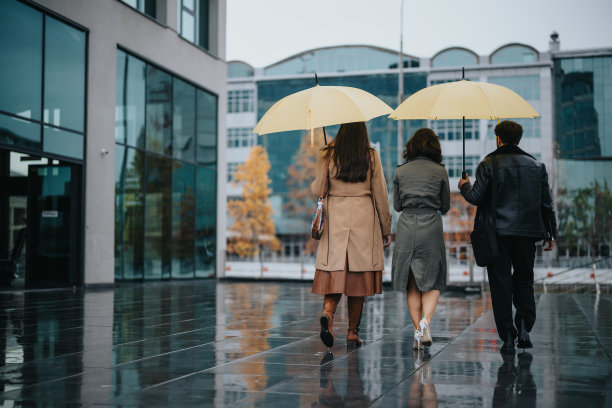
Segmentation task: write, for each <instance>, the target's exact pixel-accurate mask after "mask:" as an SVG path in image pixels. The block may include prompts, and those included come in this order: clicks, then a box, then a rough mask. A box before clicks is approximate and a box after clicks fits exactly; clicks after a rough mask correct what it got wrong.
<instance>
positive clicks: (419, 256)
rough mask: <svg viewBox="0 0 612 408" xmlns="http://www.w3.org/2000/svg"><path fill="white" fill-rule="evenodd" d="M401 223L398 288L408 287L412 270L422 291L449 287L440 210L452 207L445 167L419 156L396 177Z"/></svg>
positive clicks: (394, 265)
mask: <svg viewBox="0 0 612 408" xmlns="http://www.w3.org/2000/svg"><path fill="white" fill-rule="evenodd" d="M393 193H394V194H393V207H394V208H395V210H396V211H401V212H402V214H401V215H400V217H399V220H398V222H397V233H396V235H395V248H394V250H393V263H392V267H391V276H392V284H393V289H394V290H404V291H405V290H406V289H407V287H408V278H409V273H410V271H411V270H412V273H413V274H414V279H415V281H416V284H417V287H418V288H419V290H420V291H422V292H428V291H430V290H443V289H444V288H445V286H446V273H447V265H446V249H445V247H444V234H443V231H442V217H441V216H440V212H442V213H446V212H447V211H448V210H449V209H450V188H449V185H448V174H447V172H446V169H445V168H444V166H442V165H440V164H438V163H435V162H434V161H432V160H429V159H428V158H425V157H417V158H415V159H414V160H411V161H409V162H407V163H405V164H403V165H401V166H399V167H398V168H397V170H396V172H395V177H394V179H393Z"/></svg>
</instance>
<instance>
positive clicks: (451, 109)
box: [390, 80, 540, 175]
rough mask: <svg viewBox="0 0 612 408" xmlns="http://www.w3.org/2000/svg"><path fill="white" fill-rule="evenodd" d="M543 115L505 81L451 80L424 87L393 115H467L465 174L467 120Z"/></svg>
mask: <svg viewBox="0 0 612 408" xmlns="http://www.w3.org/2000/svg"><path fill="white" fill-rule="evenodd" d="M539 116H540V115H539V114H538V112H536V111H535V109H533V108H532V107H531V105H529V104H528V103H527V101H525V100H524V99H523V98H521V97H520V96H519V95H518V94H517V93H516V92H514V91H511V90H510V89H508V88H506V87H503V86H501V85H496V84H490V83H486V82H475V81H465V80H461V81H456V82H447V83H443V84H439V85H434V86H430V87H428V88H425V89H421V90H420V91H419V92H417V93H415V94H414V95H412V96H411V97H409V98H408V99H406V100H405V101H404V102H402V104H401V105H400V106H398V107H397V109H395V110H394V111H393V113H392V114H391V115H390V117H391V118H393V119H396V120H398V119H433V120H437V119H463V174H464V175H465V120H466V119H489V120H493V119H497V120H498V121H499V119H501V118H537V117H539Z"/></svg>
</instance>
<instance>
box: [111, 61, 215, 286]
mask: <svg viewBox="0 0 612 408" xmlns="http://www.w3.org/2000/svg"><path fill="white" fill-rule="evenodd" d="M117 70H118V72H117V81H118V83H117V90H118V91H117V93H118V95H117V101H116V105H117V106H116V121H117V123H116V135H117V136H116V142H117V144H116V149H117V150H116V151H117V157H116V164H115V179H116V183H117V184H116V194H117V196H116V200H117V201H116V212H115V214H116V218H115V225H116V227H115V230H116V231H115V232H116V236H115V240H116V241H115V242H116V247H115V248H116V252H115V265H116V277H117V279H119V280H120V279H126V280H131V279H145V280H150V279H165V278H193V277H194V273H195V272H194V271H195V269H196V263H197V265H199V266H197V268H198V272H197V276H198V277H209V276H214V273H215V270H214V267H215V256H216V254H215V249H214V246H215V244H214V243H215V231H216V228H215V226H216V169H215V167H216V160H217V159H216V153H217V96H216V95H213V94H211V93H209V92H206V91H204V90H202V89H198V88H196V87H195V86H193V85H191V84H189V83H187V82H185V81H183V80H180V79H178V78H176V77H174V76H173V75H171V74H169V73H167V72H165V71H162V70H160V69H158V68H156V67H154V66H152V65H151V64H147V63H145V62H144V61H141V60H139V59H138V58H136V57H134V56H132V55H128V54H127V53H126V52H124V51H121V50H118V52H117ZM145 75H146V78H145ZM145 83H146V85H145ZM145 105H146V107H145ZM145 135H146V136H145ZM126 140H127V141H128V142H129V144H136V145H137V146H136V147H137V148H138V149H137V150H136V149H134V148H131V147H129V146H126V145H125V141H126ZM145 142H146V143H145ZM196 146H197V147H196ZM196 152H197V159H198V161H197V163H198V166H200V165H205V166H206V169H204V168H202V167H197V166H196V165H195V164H194V161H195V158H196ZM171 154H172V156H171ZM173 157H174V158H175V159H178V160H173ZM145 161H146V166H145V165H144V162H145ZM145 168H146V172H145V171H144V169H145ZM196 174H197V177H198V180H205V181H204V182H206V183H211V184H207V185H198V186H197V187H196V184H195V178H196ZM204 175H205V176H204ZM196 188H197V189H198V190H197V191H196ZM130 189H131V190H130ZM137 194H139V196H138V197H136V195H137ZM199 194H200V195H199ZM207 194H212V196H208V195H207ZM196 196H197V197H200V198H199V200H203V203H200V202H198V203H197V205H198V209H196V208H195V206H196V198H197V197H196ZM204 203H205V206H204ZM210 208H212V210H210ZM209 211H212V214H213V215H212V216H211V215H210V214H209ZM196 213H198V214H200V215H199V216H197V215H196ZM202 214H204V215H202ZM130 217H131V218H130ZM137 217H139V218H137ZM197 217H200V218H199V219H200V221H199V224H198V222H196V221H197V220H196V218H197ZM208 217H212V218H211V219H212V221H209V220H208ZM210 222H212V223H213V224H212V227H211V226H210ZM198 225H200V230H199V232H198V233H196V228H197V226H198ZM198 234H199V235H198ZM210 234H212V235H210ZM137 235H138V236H140V237H141V238H138V236H137ZM139 239H140V240H139ZM138 240H139V241H138ZM122 251H123V252H122ZM198 251H203V254H198ZM210 251H212V252H210Z"/></svg>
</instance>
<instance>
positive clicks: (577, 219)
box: [554, 55, 612, 260]
mask: <svg viewBox="0 0 612 408" xmlns="http://www.w3.org/2000/svg"><path fill="white" fill-rule="evenodd" d="M554 88H555V93H554V95H555V153H556V158H557V161H556V162H557V169H556V170H557V206H558V218H559V220H558V222H559V231H560V235H561V236H560V242H559V244H560V245H559V257H560V258H559V259H560V260H562V259H563V257H568V258H570V257H575V256H578V257H589V258H592V257H597V256H609V255H610V246H611V241H612V237H611V236H610V231H612V217H611V216H610V208H611V207H612V195H611V192H610V188H612V109H611V107H612V55H607V56H593V57H588V56H585V57H567V58H562V57H561V58H557V59H555V60H554Z"/></svg>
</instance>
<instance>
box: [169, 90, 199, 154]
mask: <svg viewBox="0 0 612 408" xmlns="http://www.w3.org/2000/svg"><path fill="white" fill-rule="evenodd" d="M195 99H196V90H195V88H194V87H193V86H191V85H189V84H187V83H186V82H184V81H181V80H179V79H175V80H174V103H173V107H174V112H173V114H172V130H173V135H172V152H173V154H174V157H175V158H177V159H182V160H187V161H190V162H193V161H194V160H195V153H194V152H195V140H194V139H195V125H196V123H195V110H196V100H195Z"/></svg>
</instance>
